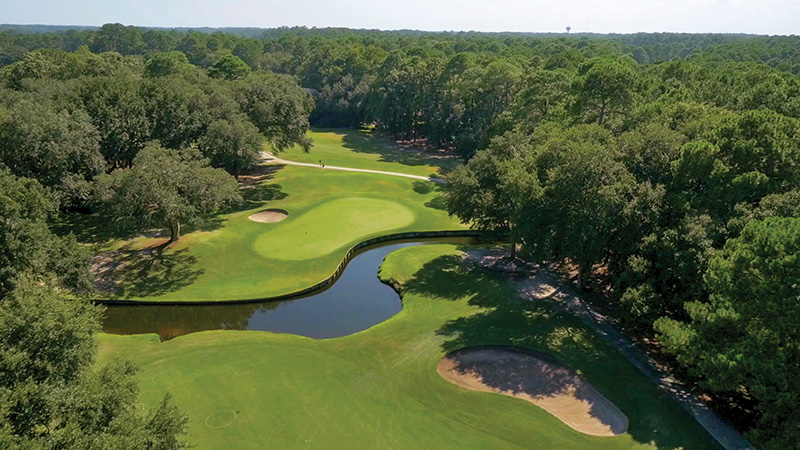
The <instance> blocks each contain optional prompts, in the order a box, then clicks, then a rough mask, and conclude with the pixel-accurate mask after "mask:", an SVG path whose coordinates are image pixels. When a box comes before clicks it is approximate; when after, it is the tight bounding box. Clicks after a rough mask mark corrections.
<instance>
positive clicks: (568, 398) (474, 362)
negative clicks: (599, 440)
mask: <svg viewBox="0 0 800 450" xmlns="http://www.w3.org/2000/svg"><path fill="white" fill-rule="evenodd" d="M438 371H439V374H440V375H442V376H443V377H444V378H445V379H446V380H448V381H450V382H451V383H454V384H457V385H459V386H461V387H463V388H466V389H470V390H473V391H485V392H497V393H500V394H504V395H508V396H510V397H517V398H521V399H524V400H527V401H529V402H531V403H533V404H535V405H537V406H539V407H541V408H542V409H544V410H545V411H547V412H549V413H550V414H552V415H554V416H556V417H558V418H559V419H560V420H561V421H562V422H564V423H565V424H567V425H569V426H570V427H571V428H573V429H574V430H577V431H580V432H581V433H586V434H590V435H593V436H617V435H620V434H623V433H625V432H626V431H627V430H628V418H627V417H626V416H625V414H623V413H622V411H620V410H619V408H617V407H616V406H615V405H614V404H613V403H611V401H609V400H608V399H607V398H605V397H603V395H602V394H600V393H599V392H597V390H596V389H595V388H594V387H592V386H591V385H590V384H589V383H588V382H586V381H585V380H583V378H581V377H580V375H578V374H577V373H575V372H574V371H572V370H570V369H568V368H567V367H565V366H563V365H561V364H559V363H558V362H556V361H554V360H552V358H549V357H547V356H545V355H541V356H536V354H535V353H533V352H528V351H523V350H519V349H513V348H508V347H491V346H485V347H472V348H466V349H462V350H458V351H456V352H453V353H451V354H449V355H447V356H446V357H445V358H444V359H442V361H441V362H440V363H439V367H438Z"/></svg>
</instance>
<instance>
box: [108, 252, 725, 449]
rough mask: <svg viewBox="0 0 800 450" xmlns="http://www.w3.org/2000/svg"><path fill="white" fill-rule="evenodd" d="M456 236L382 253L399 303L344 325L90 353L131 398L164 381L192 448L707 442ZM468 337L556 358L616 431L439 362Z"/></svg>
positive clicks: (112, 343)
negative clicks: (462, 379)
mask: <svg viewBox="0 0 800 450" xmlns="http://www.w3.org/2000/svg"><path fill="white" fill-rule="evenodd" d="M462 250H464V248H462V247H457V246H454V245H443V244H442V245H426V246H416V247H408V248H405V249H402V250H399V251H397V252H394V253H392V254H390V255H389V256H388V257H387V258H386V260H385V262H384V263H383V265H382V266H381V270H380V276H381V278H382V279H384V280H392V281H393V282H394V283H396V284H397V285H399V286H401V290H402V292H403V310H402V311H401V312H400V313H398V314H397V315H395V316H394V317H392V318H391V319H389V320H388V321H386V322H383V323H381V324H378V325H376V326H374V327H372V328H370V329H368V330H365V331H363V332H360V333H357V334H354V335H350V336H346V337H342V338H336V339H325V340H314V339H309V338H305V337H300V336H293V335H288V334H274V333H268V332H260V331H211V332H203V333H197V334H191V335H187V336H182V337H179V338H176V339H174V340H171V341H167V342H164V343H160V342H159V340H158V337H157V336H156V335H139V336H112V335H101V336H100V361H101V362H104V361H107V360H109V359H111V358H115V357H124V358H130V359H132V360H133V361H134V362H135V363H136V364H137V365H138V366H139V367H140V372H139V374H138V378H139V382H140V385H141V388H142V393H141V396H140V401H141V402H142V403H143V404H148V405H156V404H158V402H159V400H160V399H161V397H162V396H163V395H164V393H165V392H167V391H169V392H171V393H172V394H173V398H174V401H175V403H176V404H177V405H178V407H179V408H180V409H181V411H183V412H185V413H187V414H188V415H189V417H190V419H191V421H190V423H189V433H190V439H191V441H192V443H194V444H196V445H197V448H199V449H206V448H207V449H212V448H265V447H270V448H297V447H304V448H306V447H324V448H342V449H349V448H353V447H359V448H455V447H463V448H546V449H566V450H569V449H581V450H583V449H588V448H591V449H599V450H604V449H609V450H610V449H653V448H669V449H674V448H683V449H686V450H690V449H703V450H705V449H716V448H719V447H718V446H717V445H716V444H715V443H714V442H713V441H712V440H711V438H710V437H709V436H708V435H707V434H706V433H705V432H704V431H703V429H702V428H701V427H700V426H699V425H698V424H697V423H696V422H695V421H694V420H692V418H691V417H690V416H689V415H688V414H687V413H686V412H685V411H684V410H683V409H681V408H680V406H679V405H677V404H676V403H675V402H673V401H671V400H670V399H669V398H667V397H666V396H664V395H662V394H661V393H660V392H659V391H658V390H657V389H656V387H655V386H653V385H652V384H651V383H650V382H649V380H648V379H647V377H645V376H644V375H642V374H641V373H640V372H638V371H637V370H636V369H635V368H634V367H633V366H632V365H631V364H630V363H629V362H628V361H627V360H626V359H625V358H624V357H622V356H621V355H620V354H619V353H617V352H616V351H615V350H614V349H613V348H611V347H609V346H608V345H606V344H605V343H604V342H603V341H602V340H601V339H600V338H599V337H597V336H596V335H594V334H593V332H592V331H591V330H589V329H588V328H586V327H585V326H584V325H583V323H582V322H580V321H579V320H578V319H576V318H574V317H572V316H569V315H566V314H564V313H558V312H554V311H552V310H551V309H550V308H549V307H548V306H547V305H546V304H544V303H540V302H530V301H522V300H520V299H518V298H517V297H516V293H515V291H514V290H513V289H512V288H511V287H510V286H508V285H507V284H506V281H505V280H504V279H503V278H500V277H499V276H498V275H497V274H496V273H493V272H490V271H487V270H483V269H478V268H474V267H470V266H468V265H465V264H463V262H462V259H461V256H460V253H461V251H462ZM476 345H513V346H517V347H523V348H528V349H531V350H535V351H539V352H546V353H549V354H551V355H552V356H554V357H556V358H558V359H559V360H561V361H563V362H564V363H565V364H566V365H568V366H569V367H570V368H572V369H574V370H575V371H577V372H578V373H579V374H580V375H581V377H583V378H585V379H586V381H587V382H589V383H591V385H592V386H594V387H595V388H596V389H597V390H598V391H599V392H600V393H601V394H602V395H603V396H604V397H606V398H607V399H608V400H609V401H611V402H613V404H614V405H616V406H617V407H619V409H620V410H621V411H622V412H623V413H624V414H625V415H626V416H627V417H628V418H629V419H630V425H629V427H628V432H627V433H625V434H623V435H620V436H614V437H597V436H589V435H586V434H584V433H580V432H578V431H575V430H573V429H572V428H570V427H569V426H567V425H566V424H564V423H563V422H561V421H560V420H559V419H558V418H556V417H555V416H553V415H551V414H550V413H548V412H546V411H545V410H543V409H541V408H539V407H537V406H535V405H534V404H532V403H530V402H527V401H524V400H520V399H517V398H512V397H508V396H505V395H500V394H494V393H487V392H476V391H470V390H466V389H463V388H461V387H459V386H455V385H453V384H451V383H449V382H448V381H446V380H445V379H443V378H442V377H441V376H439V374H438V373H437V370H436V369H437V365H438V364H439V362H440V360H441V359H442V357H443V356H444V355H446V354H449V353H450V352H452V351H454V350H457V349H460V348H464V347H470V346H476Z"/></svg>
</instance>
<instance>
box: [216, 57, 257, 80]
mask: <svg viewBox="0 0 800 450" xmlns="http://www.w3.org/2000/svg"><path fill="white" fill-rule="evenodd" d="M249 73H250V66H248V65H247V63H246V62H244V61H242V58H239V57H238V56H235V55H230V54H228V55H225V56H223V57H222V58H220V59H218V60H217V62H215V63H214V64H212V65H211V67H210V68H209V69H208V76H210V77H212V78H223V79H225V80H238V79H240V78H245V77H246V76H247V75H248V74H249Z"/></svg>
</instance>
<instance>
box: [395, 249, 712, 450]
mask: <svg viewBox="0 0 800 450" xmlns="http://www.w3.org/2000/svg"><path fill="white" fill-rule="evenodd" d="M462 250H465V249H462ZM403 290H404V292H409V293H415V294H420V295H422V296H425V297H427V298H430V299H432V300H433V301H436V300H444V301H457V300H462V299H465V298H466V299H467V302H468V304H469V305H471V306H475V307H478V308H480V309H478V310H476V312H475V313H473V314H469V315H464V316H462V317H458V318H455V319H451V320H448V321H447V322H446V323H445V324H443V325H442V326H441V327H440V328H439V329H438V330H437V331H436V334H437V335H439V336H442V337H444V338H445V339H446V340H445V341H444V342H443V343H442V350H443V351H444V352H445V353H451V352H454V351H456V350H460V349H463V348H466V347H475V346H486V345H492V346H510V347H515V348H523V349H528V350H533V351H537V352H541V353H543V354H544V355H549V356H551V357H555V358H557V360H558V361H563V362H564V364H566V365H568V366H569V367H572V368H575V369H578V371H577V373H578V374H580V375H582V376H586V375H588V378H589V379H590V380H594V381H596V382H597V383H598V385H597V386H595V388H598V387H601V388H602V389H603V390H602V392H603V395H604V396H606V398H608V399H609V400H610V401H612V402H613V403H614V404H615V405H616V406H617V407H619V408H620V409H621V410H622V411H623V412H624V413H625V414H626V415H627V416H628V418H629V419H630V421H631V422H630V426H629V429H628V433H629V434H630V435H631V436H632V437H633V438H634V439H635V440H636V441H638V442H641V443H654V444H655V445H657V447H658V448H680V447H682V446H685V447H686V448H694V447H697V448H704V446H708V445H713V444H710V442H711V440H710V439H708V438H707V435H705V434H704V432H703V431H702V429H700V427H699V425H697V424H696V423H694V422H693V421H692V420H691V419H690V418H688V416H683V417H681V419H682V420H677V419H676V418H675V417H673V416H671V415H682V414H684V412H683V410H682V409H680V407H679V406H678V405H677V404H672V405H670V408H669V409H668V412H665V411H662V410H663V409H664V408H663V406H665V403H663V400H660V399H661V398H663V396H662V395H660V394H659V393H656V392H653V393H652V395H649V394H645V391H647V390H652V389H654V388H653V386H652V384H651V383H650V382H649V381H648V380H647V378H646V377H644V376H643V375H641V374H639V373H638V372H637V371H636V369H635V368H634V367H633V366H631V365H630V364H629V363H627V361H625V360H624V358H623V357H622V356H621V355H620V354H618V353H617V352H616V351H615V350H614V349H613V348H611V347H609V346H607V345H606V344H605V343H604V342H602V341H601V339H600V338H599V337H598V336H597V335H595V333H594V332H592V331H591V330H590V329H589V328H587V327H586V326H585V325H584V324H583V323H582V322H581V321H580V320H579V319H577V318H575V317H573V316H572V315H570V314H567V313H565V312H560V311H557V310H554V309H553V308H552V306H551V305H550V304H549V303H547V302H546V301H544V300H542V301H531V300H524V299H522V298H521V297H520V295H519V294H518V292H517V291H516V289H515V288H513V287H512V286H511V284H510V283H509V282H508V279H507V278H505V276H503V275H501V274H498V273H495V272H492V271H489V270H487V269H483V268H480V267H477V266H475V265H474V264H473V263H471V262H467V261H464V260H463V259H462V258H461V257H460V256H456V255H447V256H441V257H438V258H436V259H433V260H431V261H429V262H427V263H426V264H424V265H423V266H422V267H421V268H420V269H419V270H418V271H417V272H416V273H415V274H414V276H413V277H412V278H411V279H409V280H408V281H407V282H405V283H404V285H403ZM495 383H496V384H497V386H498V387H499V388H513V386H508V385H506V384H503V383H501V382H500V381H498V380H495ZM516 389H525V386H517V387H516ZM668 401H671V400H668ZM659 406H661V407H659ZM668 415H669V416H668ZM687 426H695V428H694V429H692V432H691V433H690V435H689V436H687V431H686V430H685V428H686V427H687Z"/></svg>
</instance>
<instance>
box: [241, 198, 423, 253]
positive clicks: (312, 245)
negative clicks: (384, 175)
mask: <svg viewBox="0 0 800 450" xmlns="http://www.w3.org/2000/svg"><path fill="white" fill-rule="evenodd" d="M414 219H415V215H414V213H413V212H412V211H411V210H410V209H408V208H406V207H405V206H403V205H401V204H399V203H396V202H392V201H389V200H381V199H376V198H358V197H357V198H342V199H337V200H331V201H329V202H326V203H323V204H321V205H319V206H317V207H315V208H314V209H312V210H310V211H309V212H307V213H305V214H303V215H301V216H299V217H297V218H296V219H294V220H286V221H283V222H282V223H281V224H280V225H278V226H276V227H274V228H273V229H272V230H270V232H269V233H264V234H262V235H260V236H259V237H258V238H256V240H255V241H254V243H253V249H254V250H255V251H256V252H257V253H258V254H260V255H262V256H264V257H266V258H272V259H281V260H288V261H302V260H306V259H312V258H318V257H320V256H321V255H326V254H328V253H331V252H333V251H335V250H336V249H338V248H341V247H342V246H344V245H346V244H347V243H349V242H352V241H354V240H357V239H359V238H362V237H364V236H368V235H370V234H373V233H376V232H379V231H385V232H390V231H391V230H394V229H397V228H400V227H403V226H405V225H408V224H410V223H412V222H414Z"/></svg>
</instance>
